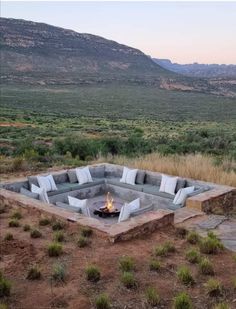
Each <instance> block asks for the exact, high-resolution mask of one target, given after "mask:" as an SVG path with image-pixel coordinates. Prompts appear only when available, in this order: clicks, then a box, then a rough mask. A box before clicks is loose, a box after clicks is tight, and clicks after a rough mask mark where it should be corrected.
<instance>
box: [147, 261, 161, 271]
mask: <svg viewBox="0 0 236 309" xmlns="http://www.w3.org/2000/svg"><path fill="white" fill-rule="evenodd" d="M160 268H161V263H160V262H159V261H158V260H156V259H152V260H151V261H150V262H149V269H150V270H152V271H159V270H160Z"/></svg>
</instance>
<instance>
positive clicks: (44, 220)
mask: <svg viewBox="0 0 236 309" xmlns="http://www.w3.org/2000/svg"><path fill="white" fill-rule="evenodd" d="M49 224H51V220H50V219H48V218H41V219H40V220H39V225H40V226H46V225H49Z"/></svg>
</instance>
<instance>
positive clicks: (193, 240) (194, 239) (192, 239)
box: [187, 231, 200, 245]
mask: <svg viewBox="0 0 236 309" xmlns="http://www.w3.org/2000/svg"><path fill="white" fill-rule="evenodd" d="M199 240H200V236H199V234H198V233H197V232H195V231H191V232H189V233H188V234H187V241H188V242H189V243H190V244H192V245H195V244H197V243H198V242H199Z"/></svg>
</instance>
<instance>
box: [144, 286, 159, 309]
mask: <svg viewBox="0 0 236 309" xmlns="http://www.w3.org/2000/svg"><path fill="white" fill-rule="evenodd" d="M145 297H146V300H147V302H148V304H149V305H150V306H152V307H155V306H157V305H158V304H159V303H160V297H159V295H158V293H157V291H156V289H155V288H153V287H148V288H147V290H146V292H145Z"/></svg>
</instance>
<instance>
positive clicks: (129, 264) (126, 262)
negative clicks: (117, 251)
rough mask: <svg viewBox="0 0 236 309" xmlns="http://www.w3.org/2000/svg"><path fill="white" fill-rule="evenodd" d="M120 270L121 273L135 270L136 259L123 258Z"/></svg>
mask: <svg viewBox="0 0 236 309" xmlns="http://www.w3.org/2000/svg"><path fill="white" fill-rule="evenodd" d="M119 268H120V269H121V271H132V270H134V268H135V262H134V259H133V258H132V257H131V256H127V255H125V256H122V257H120V259H119Z"/></svg>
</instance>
